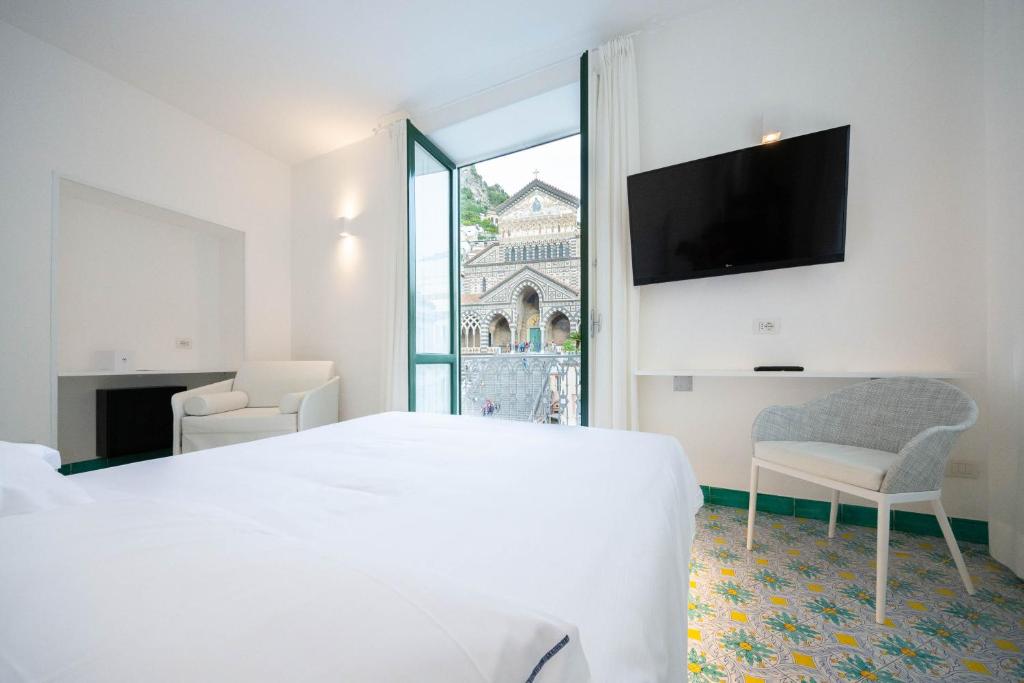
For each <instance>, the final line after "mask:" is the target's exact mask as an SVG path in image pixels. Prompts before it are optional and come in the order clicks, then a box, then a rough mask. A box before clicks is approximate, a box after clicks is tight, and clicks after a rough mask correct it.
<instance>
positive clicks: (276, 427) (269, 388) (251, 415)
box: [171, 360, 340, 455]
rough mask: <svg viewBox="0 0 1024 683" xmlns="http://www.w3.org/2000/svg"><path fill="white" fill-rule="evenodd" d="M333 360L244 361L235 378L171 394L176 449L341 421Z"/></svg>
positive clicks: (222, 443) (213, 445) (185, 450)
mask: <svg viewBox="0 0 1024 683" xmlns="http://www.w3.org/2000/svg"><path fill="white" fill-rule="evenodd" d="M337 375H338V373H337V372H336V370H335V368H334V363H332V362H331V361H304V360H297V361H261V362H247V363H243V364H242V367H241V368H239V370H238V373H237V374H236V375H235V378H234V379H226V380H224V381H223V382H216V383H214V384H208V385H206V386H204V387H197V388H195V389H191V390H189V391H183V392H181V393H177V394H174V396H172V397H171V410H172V412H173V413H174V444H173V452H174V454H175V455H177V454H178V453H189V452H191V451H198V450H202V449H204V448H216V447H217V446H227V445H229V444H233V443H242V442H244V441H254V440H256V439H265V438H267V437H270V436H278V435H281V434H289V433H292V432H298V431H302V430H304V429H312V428H313V427H320V426H322V425H326V424H331V423H332V422H337V421H338V394H339V391H338V389H339V381H340V380H339V379H338V376H337Z"/></svg>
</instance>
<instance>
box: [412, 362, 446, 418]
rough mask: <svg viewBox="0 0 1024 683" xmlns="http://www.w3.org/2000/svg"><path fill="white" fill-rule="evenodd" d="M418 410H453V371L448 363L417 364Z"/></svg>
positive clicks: (430, 411)
mask: <svg viewBox="0 0 1024 683" xmlns="http://www.w3.org/2000/svg"><path fill="white" fill-rule="evenodd" d="M416 412H417V413H437V414H440V415H447V414H449V413H451V412H452V372H451V366H450V365H448V364H446V363H440V364H431V365H422V364H421V365H417V366H416Z"/></svg>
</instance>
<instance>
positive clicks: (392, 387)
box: [377, 119, 409, 410]
mask: <svg viewBox="0 0 1024 683" xmlns="http://www.w3.org/2000/svg"><path fill="white" fill-rule="evenodd" d="M377 134H378V135H386V136H387V155H388V158H387V162H388V175H387V179H386V183H387V185H388V187H389V188H390V195H391V197H392V198H393V200H392V201H391V202H389V204H388V211H389V214H388V217H387V220H386V221H385V223H384V225H385V226H386V230H387V231H388V240H387V241H388V244H389V245H390V246H389V251H390V256H391V258H390V259H389V260H388V272H387V273H386V279H385V282H386V283H387V286H386V287H385V291H384V292H383V295H384V314H385V321H384V339H383V343H382V344H381V347H382V348H381V352H382V354H383V356H382V358H381V369H382V372H381V382H382V386H381V397H382V399H383V400H382V404H383V405H382V406H381V409H382V410H408V409H409V375H408V368H409V356H408V348H409V334H408V329H409V328H408V324H409V317H408V316H409V301H408V292H409V289H408V286H407V283H406V281H407V275H408V268H407V259H406V253H407V252H406V249H407V245H408V239H407V232H408V225H407V220H408V216H407V214H406V205H407V201H408V196H409V195H408V189H407V183H408V178H407V177H406V173H407V171H406V164H407V159H406V122H405V119H400V120H398V121H394V122H392V123H391V124H389V125H388V126H387V127H385V128H383V129H381V130H380V131H378V133H377Z"/></svg>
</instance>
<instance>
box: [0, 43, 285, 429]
mask: <svg viewBox="0 0 1024 683" xmlns="http://www.w3.org/2000/svg"><path fill="white" fill-rule="evenodd" d="M0 92H2V93H3V97H2V98H0V136H2V137H0V141H2V149H3V153H2V154H0V231H2V232H0V319H2V320H3V324H2V325H0V377H2V378H3V381H2V382H0V438H3V439H13V440H25V441H29V440H31V441H42V442H50V443H55V441H56V434H55V430H54V429H53V424H52V422H51V405H52V402H53V399H54V398H55V397H54V396H53V392H54V390H55V386H56V385H55V383H53V384H52V383H51V376H50V365H51V358H50V348H51V346H50V315H51V290H50V269H51V260H52V257H53V250H52V247H51V237H50V235H51V221H52V218H53V213H54V210H55V207H54V205H53V204H54V202H53V197H54V192H53V185H54V174H55V173H60V174H65V175H67V176H69V177H71V178H73V179H75V180H78V181H81V182H83V183H86V184H90V185H94V186H97V187H100V188H103V189H106V190H110V191H113V192H117V193H119V194H123V195H126V196H129V197H132V198H135V199H140V200H144V201H147V202H150V203H152V204H155V205H157V206H162V207H165V208H168V209H172V210H176V211H179V212H181V213H184V214H187V215H191V216H195V217H198V218H201V219H204V220H207V221H210V222H213V223H218V224H220V225H225V226H228V227H231V228H234V229H237V230H241V231H244V232H245V233H246V263H247V271H246V301H247V310H246V349H247V354H248V357H249V358H254V359H263V358H287V357H289V354H290V351H291V339H290V322H291V321H290V289H291V281H290V270H291V264H290V258H289V250H290V238H289V229H288V222H289V202H290V174H289V168H288V167H287V166H286V165H285V164H283V163H281V162H279V161H276V160H274V159H272V158H270V157H268V156H267V155H265V154H263V153H261V152H258V151H256V150H254V149H253V148H251V147H249V146H247V145H245V144H244V143H242V142H240V141H238V140H236V139H235V138H232V137H230V136H228V135H226V134H224V133H221V132H219V131H216V130H214V129H212V128H210V127H209V126H207V125H205V124H203V123H201V122H199V121H198V120H197V119H195V118H193V117H190V116H188V115H187V114H184V113H183V112H181V111H179V110H177V109H174V108H172V107H170V106H168V105H166V104H164V103H162V102H160V101H158V100H156V99H155V98H153V97H151V96H150V95H148V94H146V93H144V92H142V91H140V90H137V89H135V88H132V87H131V86H128V85H126V84H124V83H123V82H121V81H118V80H116V79H114V78H113V77H111V76H109V75H107V74H105V73H103V72H101V71H99V70H97V69H94V68H93V67H90V66H88V65H87V64H85V63H83V62H81V61H79V60H77V59H75V58H72V57H70V56H69V55H68V54H67V53H65V52H62V51H61V50H58V49H56V48H54V47H52V46H49V45H47V44H45V43H43V42H41V41H39V40H37V39H35V38H33V37H31V36H29V35H27V34H25V33H23V32H21V31H19V30H17V29H15V28H13V27H11V26H10V25H8V24H5V23H0Z"/></svg>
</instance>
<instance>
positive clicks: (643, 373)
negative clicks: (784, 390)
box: [635, 368, 977, 379]
mask: <svg viewBox="0 0 1024 683" xmlns="http://www.w3.org/2000/svg"><path fill="white" fill-rule="evenodd" d="M635 374H636V375H637V376H638V377H771V378H773V379H774V378H778V377H784V378H787V379H789V378H792V379H872V378H882V377H925V378H930V379H964V378H968V377H975V376H977V373H974V372H967V371H964V370H925V371H919V370H900V371H897V370H855V371H850V370H813V369H812V370H803V371H801V372H754V371H753V370H723V369H699V368H687V369H682V370H637V371H636V373H635Z"/></svg>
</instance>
